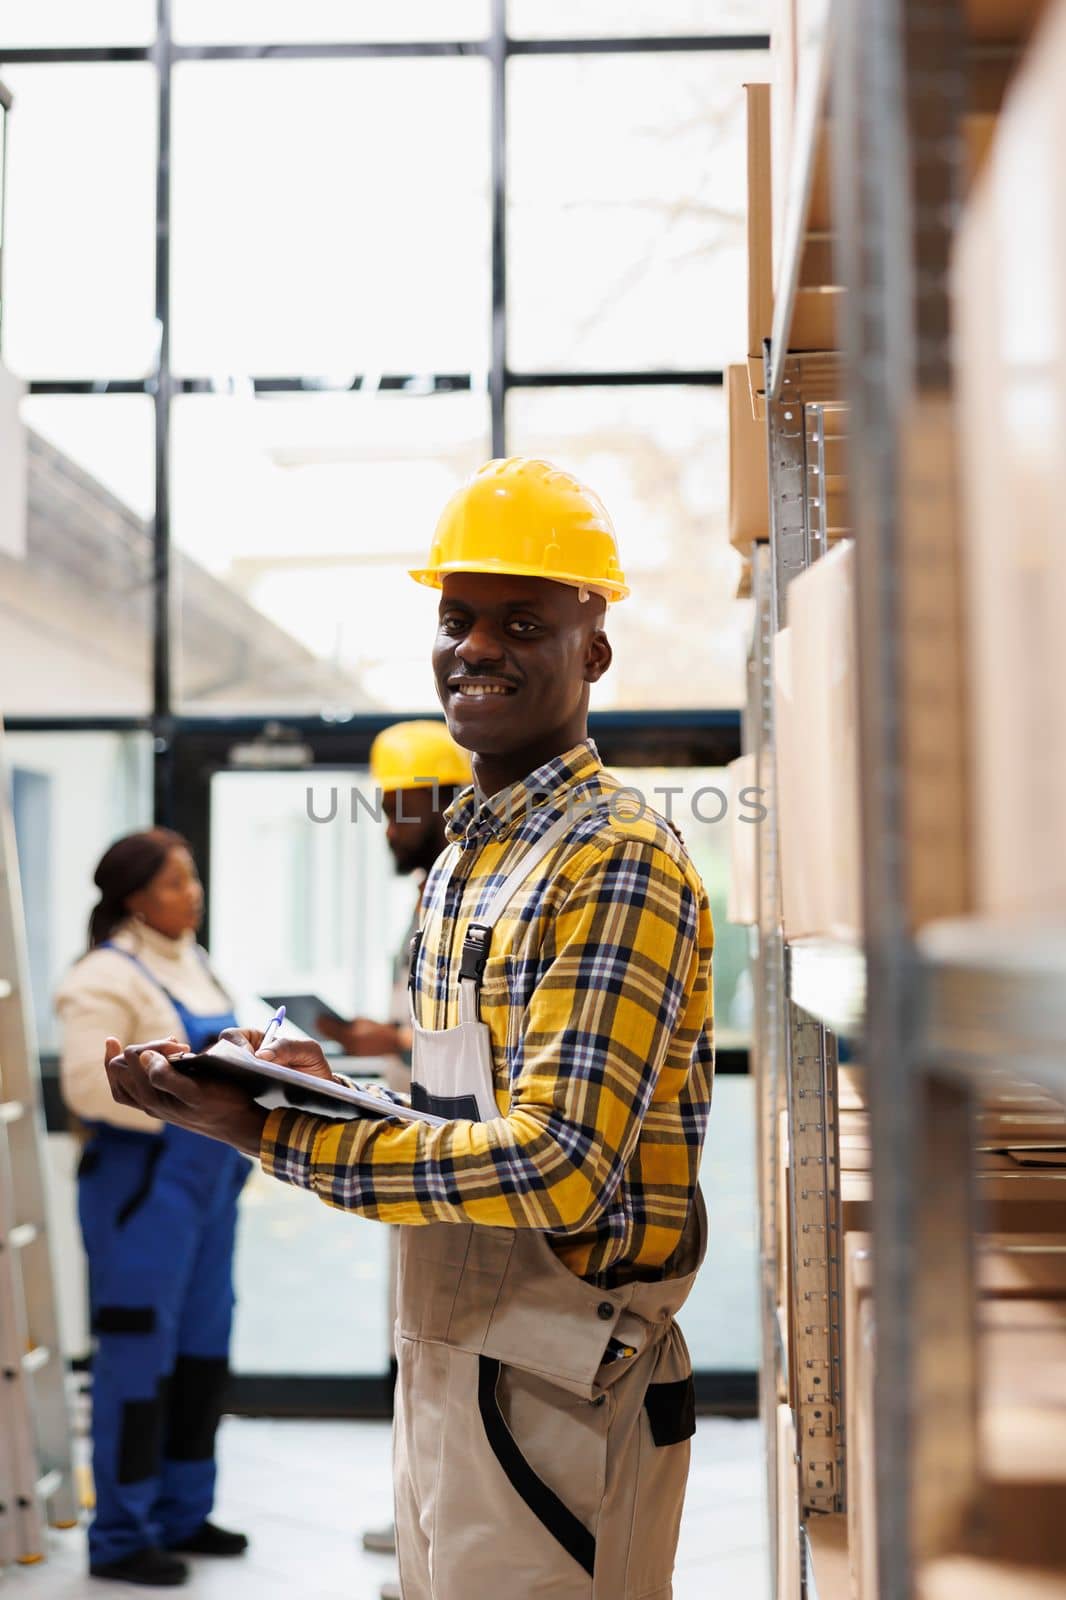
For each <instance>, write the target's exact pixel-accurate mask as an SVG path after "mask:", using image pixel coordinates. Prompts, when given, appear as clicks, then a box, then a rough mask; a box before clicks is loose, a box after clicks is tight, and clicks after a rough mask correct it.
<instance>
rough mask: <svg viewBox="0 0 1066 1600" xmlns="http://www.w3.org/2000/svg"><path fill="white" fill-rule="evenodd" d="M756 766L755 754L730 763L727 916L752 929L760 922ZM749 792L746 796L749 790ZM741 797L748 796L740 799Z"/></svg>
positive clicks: (740, 757)
mask: <svg viewBox="0 0 1066 1600" xmlns="http://www.w3.org/2000/svg"><path fill="white" fill-rule="evenodd" d="M756 767H757V763H756V759H755V756H754V755H746V756H738V757H737V759H736V760H735V761H731V762H730V763H729V898H728V902H727V906H726V916H727V917H728V919H729V921H730V922H738V923H743V924H746V925H747V926H749V927H753V926H754V925H755V924H756V923H757V922H758V920H759V902H758V881H757V871H756V856H757V854H758V842H759V827H760V824H759V823H758V822H753V821H750V820H748V819H750V818H751V816H752V814H753V813H752V808H751V805H750V804H749V801H750V800H751V799H752V798H753V797H754V798H755V799H757V798H758V785H757V778H758V774H757V771H756ZM749 790H750V791H752V794H751V795H748V791H749ZM742 796H747V797H748V798H747V799H743V798H742Z"/></svg>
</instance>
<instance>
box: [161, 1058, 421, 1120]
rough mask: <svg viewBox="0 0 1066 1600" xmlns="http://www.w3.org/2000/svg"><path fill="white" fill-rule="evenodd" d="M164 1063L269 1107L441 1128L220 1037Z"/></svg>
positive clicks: (380, 1098)
mask: <svg viewBox="0 0 1066 1600" xmlns="http://www.w3.org/2000/svg"><path fill="white" fill-rule="evenodd" d="M169 1059H170V1065H171V1066H172V1067H177V1069H178V1071H179V1072H187V1073H188V1074H189V1076H190V1077H194V1078H195V1077H205V1078H221V1079H223V1080H224V1081H225V1082H227V1083H236V1084H238V1085H239V1086H240V1087H241V1088H242V1089H244V1090H246V1091H247V1093H248V1095H249V1097H250V1098H251V1099H253V1100H258V1101H261V1102H262V1101H263V1100H264V1099H266V1098H269V1099H270V1102H271V1106H272V1107H274V1106H284V1107H287V1108H288V1109H290V1110H293V1111H307V1112H309V1113H310V1114H311V1115H313V1116H319V1117H328V1118H331V1119H332V1120H333V1121H339V1120H346V1119H349V1118H352V1117H393V1118H398V1119H399V1120H400V1121H401V1122H426V1123H428V1124H429V1125H430V1126H431V1127H434V1128H442V1127H444V1126H445V1124H446V1122H447V1120H448V1119H447V1118H446V1117H438V1116H436V1115H434V1113H433V1112H431V1111H416V1110H415V1109H414V1107H413V1106H409V1105H404V1104H402V1103H401V1102H399V1101H396V1100H391V1099H389V1098H388V1096H386V1095H383V1094H375V1093H374V1091H373V1090H371V1089H360V1088H359V1087H358V1085H356V1084H351V1083H332V1082H330V1081H329V1079H327V1078H311V1077H308V1075H307V1073H306V1072H299V1071H297V1069H296V1068H295V1067H283V1066H281V1065H280V1064H279V1063H278V1062H276V1061H263V1060H261V1059H260V1058H259V1057H258V1056H256V1055H253V1054H252V1052H251V1051H250V1050H242V1049H241V1047H240V1045H236V1044H231V1043H230V1041H229V1040H228V1039H220V1040H219V1041H218V1043H217V1044H213V1045H212V1046H211V1048H210V1050H204V1051H202V1052H201V1053H199V1054H190V1055H184V1056H171V1057H170V1058H169Z"/></svg>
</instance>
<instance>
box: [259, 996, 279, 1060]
mask: <svg viewBox="0 0 1066 1600" xmlns="http://www.w3.org/2000/svg"><path fill="white" fill-rule="evenodd" d="M284 1021H285V1007H284V1006H279V1007H278V1009H277V1010H276V1011H275V1013H274V1015H273V1016H272V1017H271V1019H270V1021H269V1022H268V1023H267V1025H266V1032H265V1033H264V1034H263V1037H262V1038H261V1039H260V1041H259V1050H257V1051H256V1055H258V1054H259V1051H260V1050H268V1049H269V1048H270V1046H271V1045H272V1044H273V1043H274V1040H275V1039H276V1038H277V1036H278V1034H279V1033H280V1032H281V1024H282V1023H283V1022H284Z"/></svg>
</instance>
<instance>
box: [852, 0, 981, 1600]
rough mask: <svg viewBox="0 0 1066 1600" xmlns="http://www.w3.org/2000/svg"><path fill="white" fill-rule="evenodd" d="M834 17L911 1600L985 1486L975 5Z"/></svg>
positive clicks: (872, 1029)
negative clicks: (975, 1063) (967, 376)
mask: <svg viewBox="0 0 1066 1600" xmlns="http://www.w3.org/2000/svg"><path fill="white" fill-rule="evenodd" d="M839 13H840V14H839V27H838V30H837V36H836V49H837V57H836V61H835V70H834V74H833V166H834V216H835V223H836V234H837V239H838V249H839V272H838V273H837V280H838V282H840V283H841V284H842V285H843V286H844V288H845V290H846V300H845V308H846V309H845V319H844V322H845V340H844V343H845V356H846V371H847V374H848V384H849V390H850V393H849V400H850V416H849V424H850V428H849V452H848V454H849V469H850V470H849V486H850V494H851V502H852V512H853V516H854V524H855V533H856V573H857V608H858V612H857V636H858V640H859V724H860V751H861V763H862V774H863V785H862V809H863V818H862V831H863V873H864V881H863V892H864V924H865V927H864V932H865V945H866V958H867V1006H866V1030H865V1039H864V1060H865V1062H866V1065H867V1068H868V1073H867V1076H868V1080H869V1093H870V1112H871V1145H872V1153H873V1234H874V1267H875V1312H876V1326H877V1366H876V1378H875V1428H876V1453H875V1458H876V1472H877V1507H878V1528H877V1551H878V1568H879V1582H878V1587H879V1594H880V1596H881V1600H913V1595H914V1592H915V1580H916V1573H917V1570H918V1568H919V1566H920V1564H921V1562H922V1560H923V1559H924V1557H925V1556H927V1555H929V1554H931V1553H933V1552H935V1551H936V1550H938V1549H943V1548H946V1547H948V1546H950V1544H951V1543H952V1542H953V1541H954V1540H955V1539H957V1538H958V1537H959V1535H960V1533H961V1530H962V1529H963V1527H964V1524H965V1520H966V1517H967V1514H968V1512H969V1510H970V1509H971V1507H972V1503H973V1496H974V1493H975V1488H976V1437H975V1423H974V1410H975V1406H974V1400H975V1379H974V1314H973V1277H972V1238H973V1206H972V1154H971V1151H972V1142H971V1115H970V1109H971V1108H970V1103H969V1098H968V1095H967V1093H966V1091H965V1090H961V1089H959V1088H957V1087H955V1086H953V1085H951V1084H949V1083H948V1082H947V1081H945V1080H944V1079H941V1078H938V1077H936V1076H935V1074H934V1071H933V1070H932V1066H933V1064H932V1062H931V1059H930V1057H929V1055H928V1049H927V1045H926V1044H925V1043H924V1042H923V1041H924V1038H925V1006H926V992H925V988H924V982H923V971H922V966H921V963H920V961H919V960H918V957H917V954H916V950H915V945H914V941H913V934H914V932H915V930H916V929H917V928H918V927H920V926H921V925H922V924H923V923H924V922H925V921H927V920H929V919H931V918H933V917H937V916H949V915H953V914H956V915H957V914H961V913H964V912H965V911H968V910H969V909H970V906H969V903H968V893H969V891H968V875H967V863H966V860H965V850H964V848H963V847H962V844H961V841H964V840H965V839H966V838H967V837H968V829H967V819H966V815H965V796H966V779H965V761H964V750H963V748H962V727H963V718H962V715H961V695H962V656H961V644H960V635H961V628H960V625H959V623H960V619H959V581H958V562H957V537H958V534H957V520H956V507H955V485H954V466H953V463H954V458H955V448H954V438H953V423H952V409H951V370H950V353H949V333H950V299H949V293H948V259H949V253H950V247H951V238H952V233H953V229H954V219H955V195H956V189H957V183H956V179H957V170H956V169H957V166H958V162H959V155H960V140H959V130H960V126H961V115H962V110H963V105H964V74H965V70H966V69H965V61H966V53H965V49H964V33H963V19H962V12H961V5H960V3H959V0H941V3H940V4H938V5H935V6H930V5H929V4H928V0H869V3H868V4H866V5H864V6H861V7H859V6H841V7H840V8H839ZM919 1330H920V1337H919Z"/></svg>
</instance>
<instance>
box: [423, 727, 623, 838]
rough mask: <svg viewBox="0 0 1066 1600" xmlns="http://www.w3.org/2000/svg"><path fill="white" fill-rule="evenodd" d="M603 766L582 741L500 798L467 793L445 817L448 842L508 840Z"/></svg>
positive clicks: (589, 742)
mask: <svg viewBox="0 0 1066 1600" xmlns="http://www.w3.org/2000/svg"><path fill="white" fill-rule="evenodd" d="M602 765H603V763H602V762H601V761H600V756H599V751H598V750H597V749H596V746H595V745H594V744H593V742H592V740H591V739H583V740H582V741H581V743H580V744H576V745H574V746H573V748H572V749H570V750H565V751H564V752H563V754H562V755H558V756H553V757H552V759H551V760H550V761H545V762H544V764H543V766H539V767H538V768H537V769H536V771H535V772H531V773H530V775H529V777H528V778H523V779H522V781H521V782H520V783H516V784H512V786H511V787H510V788H509V789H501V790H500V792H499V793H498V794H494V795H489V796H487V797H486V796H485V795H483V794H481V793H480V792H479V791H478V789H477V788H476V787H473V788H469V789H464V790H463V792H462V794H460V795H457V796H456V799H455V801H454V803H453V804H452V805H451V806H450V807H449V809H448V811H447V812H446V813H445V822H446V824H447V834H448V838H449V840H451V841H452V842H453V843H456V842H462V843H466V844H481V843H483V842H484V841H485V840H486V839H490V838H491V839H502V838H505V837H506V836H507V834H509V833H510V832H511V831H512V830H513V829H515V828H517V827H518V826H519V825H520V824H521V823H523V822H524V821H525V820H526V818H527V817H529V816H530V815H531V814H532V813H533V812H534V811H539V810H541V809H542V808H553V809H554V807H555V805H556V804H557V803H558V800H559V797H560V795H562V794H563V793H565V791H566V790H567V789H570V788H572V787H573V786H574V785H575V784H578V783H584V782H586V781H587V780H588V779H589V778H591V777H594V776H595V774H596V773H597V772H599V771H600V770H601V768H602Z"/></svg>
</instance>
